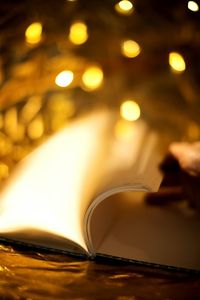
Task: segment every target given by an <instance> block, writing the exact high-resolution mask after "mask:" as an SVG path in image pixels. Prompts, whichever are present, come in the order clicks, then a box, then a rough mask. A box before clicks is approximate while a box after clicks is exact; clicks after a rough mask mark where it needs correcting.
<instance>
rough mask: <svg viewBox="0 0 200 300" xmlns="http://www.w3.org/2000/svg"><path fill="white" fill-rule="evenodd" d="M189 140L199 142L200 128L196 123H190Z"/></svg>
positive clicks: (188, 129)
mask: <svg viewBox="0 0 200 300" xmlns="http://www.w3.org/2000/svg"><path fill="white" fill-rule="evenodd" d="M187 135H188V138H189V139H190V140H192V141H197V140H199V138H200V126H199V125H198V124H197V123H195V122H190V124H189V126H188V128H187Z"/></svg>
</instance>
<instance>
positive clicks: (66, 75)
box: [55, 70, 74, 87]
mask: <svg viewBox="0 0 200 300" xmlns="http://www.w3.org/2000/svg"><path fill="white" fill-rule="evenodd" d="M73 79H74V74H73V72H72V71H69V70H66V71H62V72H60V73H59V74H58V75H57V76H56V79H55V83H56V84H57V85H58V86H60V87H66V86H68V85H70V84H71V83H72V81H73Z"/></svg>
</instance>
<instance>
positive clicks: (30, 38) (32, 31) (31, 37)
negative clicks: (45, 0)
mask: <svg viewBox="0 0 200 300" xmlns="http://www.w3.org/2000/svg"><path fill="white" fill-rule="evenodd" d="M25 37H26V42H27V43H28V44H38V43H39V42H40V41H41V39H42V24H41V23H39V22H35V23H32V24H31V25H29V26H28V28H27V29H26V31H25Z"/></svg>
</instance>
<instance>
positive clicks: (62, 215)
mask: <svg viewBox="0 0 200 300" xmlns="http://www.w3.org/2000/svg"><path fill="white" fill-rule="evenodd" d="M109 122H110V114H109V113H108V112H107V111H99V112H98V111H95V112H94V113H91V114H89V115H87V116H85V117H83V118H81V119H78V120H75V121H74V122H72V123H71V124H70V125H69V126H67V127H66V128H64V129H62V130H61V131H60V132H58V133H56V134H55V135H54V136H53V137H51V138H50V139H49V140H48V141H47V142H46V143H44V144H43V145H42V146H40V147H39V148H38V149H37V150H35V151H34V152H33V153H32V154H30V155H29V156H28V157H27V158H25V159H24V160H23V161H22V162H21V163H20V164H19V166H18V167H17V168H16V170H15V172H14V174H13V176H11V178H10V179H9V180H8V183H7V185H6V187H5V188H4V190H3V191H2V193H1V195H0V235H3V236H6V234H7V235H9V234H10V233H13V232H16V237H17V232H23V231H26V232H27V229H28V230H29V232H30V234H27V235H26V238H27V241H29V240H30V237H31V231H37V232H38V231H39V230H41V231H42V232H47V233H48V234H52V236H53V235H54V236H58V237H60V238H66V239H67V240H71V241H73V242H74V243H77V244H79V245H80V246H81V248H82V249H84V250H85V251H87V250H88V249H87V245H86V243H85V240H84V236H83V228H82V222H83V216H84V214H85V210H86V208H87V206H88V205H89V203H90V201H91V198H92V196H93V195H94V194H95V192H96V190H97V185H98V184H99V181H100V179H101V178H102V171H103V166H102V161H105V156H106V154H107V147H108V145H107V144H108V137H107V134H108V131H109V130H108V127H109V125H108V124H109ZM97 170H98V171H97ZM24 236H25V235H24ZM48 236H49V235H48ZM18 238H19V235H18ZM41 243H42V241H41ZM55 247H56V244H55Z"/></svg>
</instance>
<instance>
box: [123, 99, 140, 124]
mask: <svg viewBox="0 0 200 300" xmlns="http://www.w3.org/2000/svg"><path fill="white" fill-rule="evenodd" d="M120 115H121V117H122V118H123V119H125V120H127V121H136V120H137V119H139V117H140V107H139V105H138V104H137V103H136V102H135V101H132V100H127V101H125V102H123V103H122V104H121V106H120Z"/></svg>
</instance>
